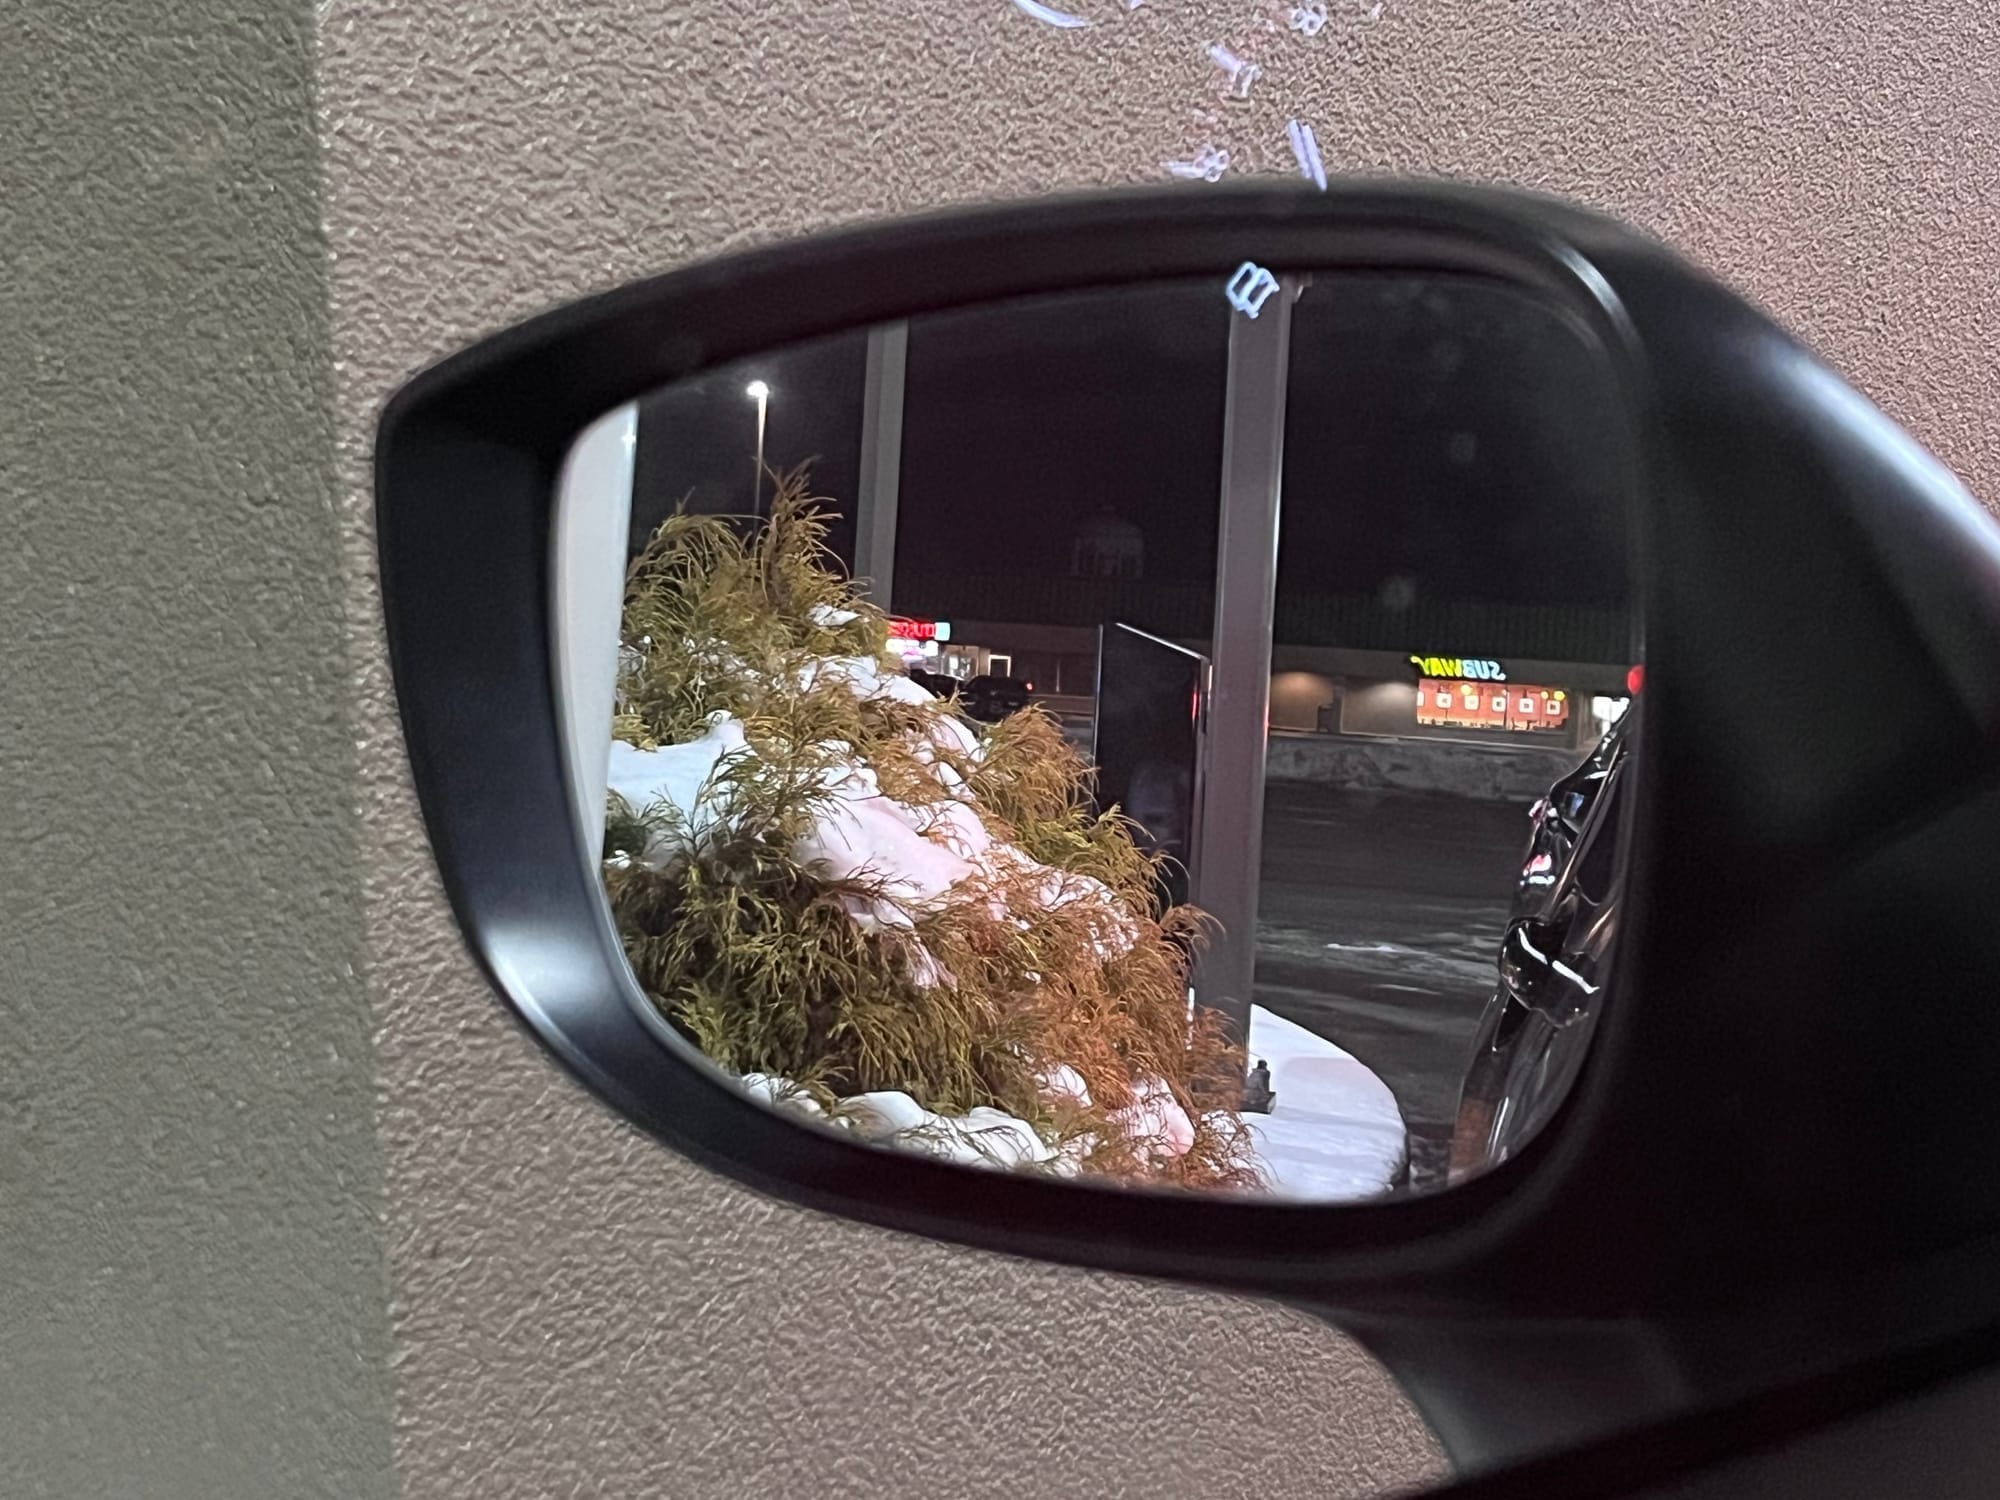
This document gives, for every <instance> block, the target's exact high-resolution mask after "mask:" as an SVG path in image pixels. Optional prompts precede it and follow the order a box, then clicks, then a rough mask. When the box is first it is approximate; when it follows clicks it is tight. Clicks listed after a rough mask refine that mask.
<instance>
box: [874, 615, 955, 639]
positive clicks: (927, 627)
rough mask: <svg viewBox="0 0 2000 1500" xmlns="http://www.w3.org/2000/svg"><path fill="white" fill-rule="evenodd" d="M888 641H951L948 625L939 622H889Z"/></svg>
mask: <svg viewBox="0 0 2000 1500" xmlns="http://www.w3.org/2000/svg"><path fill="white" fill-rule="evenodd" d="M889 639H890V640H892V641H948V640H950V639H951V626H950V624H948V623H946V622H943V621H939V620H891V621H890V622H889Z"/></svg>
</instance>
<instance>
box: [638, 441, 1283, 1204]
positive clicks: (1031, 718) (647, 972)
mask: <svg viewBox="0 0 2000 1500" xmlns="http://www.w3.org/2000/svg"><path fill="white" fill-rule="evenodd" d="M825 535H826V525H825V520H824V511H823V510H822V509H821V505H820V502H817V501H815V500H813V499H811V498H810V497H809V495H808V492H807V489H806V483H805V476H804V474H803V472H802V471H799V472H794V473H792V474H789V475H785V476H781V478H780V482H779V483H778V485H777V494H776V497H775V499H774V501H773V504H772V509H771V516H770V518H769V520H768V521H766V522H764V523H762V524H761V525H754V526H753V525H752V524H751V523H747V522H745V521H743V520H741V519H739V518H719V517H691V516H685V515H677V516H675V517H672V518H671V519H669V520H668V521H667V522H666V523H665V524H664V525H662V526H661V527H660V529H659V531H658V532H657V533H656V534H655V535H654V537H653V538H652V540H651V541H650V543H649V544H648V545H647V547H646V548H645V549H644V551H643V552H642V553H641V554H640V555H639V557H638V558H637V559H635V561H634V562H633V564H632V566H631V568H630V570H629V571H628V574H627V580H626V592H625V601H624V617H623V626H622V636H623V642H624V646H625V648H626V649H625V652H624V658H623V660H624V666H623V670H622V671H621V674H620V681H619V714H618V718H617V720H616V724H615V732H616V734H617V735H618V737H619V738H621V739H623V740H626V741H627V742H629V743H632V744H635V745H639V746H641V747H648V748H650V747H656V746H660V745H671V744H683V743H686V742H688V741H691V740H694V739H697V738H699V737H700V736H701V735H702V734H703V733H704V732H706V730H707V729H708V727H709V726H710V724H711V723H712V722H713V719H714V716H716V715H720V714H726V715H729V716H730V717H732V718H734V719H737V720H740V721H741V722H742V724H743V728H744V733H745V737H746V740H747V743H748V745H749V746H750V748H751V749H752V750H753V751H754V752H755V753H754V755H749V756H745V757H742V758H738V759H731V760H726V761H725V762H723V764H722V765H721V767H720V768H719V769H718V771H717V774H716V775H715V776H714V777H713V778H712V779H711V782H710V784H709V787H708V788H707V791H706V794H705V796H706V799H707V801H708V802H709V803H710V804H711V805H712V806H713V807H714V808H715V809H717V810H718V811H721V812H725V813H726V815H725V816H721V817H719V818H718V819H716V820H715V824H714V827H713V828H712V829H711V830H710V831H709V832H708V833H707V835H706V836H705V837H703V838H700V839H696V838H694V837H693V830H692V829H690V828H687V827H685V826H682V825H683V822H684V820H683V819H682V816H681V814H680V813H678V812H676V811H675V810H674V809H672V808H668V807H658V808H642V809H633V808H629V807H626V806H624V805H623V804H622V803H620V802H618V801H617V800H616V799H615V798H614V799H613V805H612V807H611V810H610V814H609V816H608V818H607V837H606V848H607V851H610V852H617V851H624V852H625V853H626V854H629V855H632V856H637V855H639V854H640V853H641V851H643V850H644V849H646V848H647V846H648V843H649V841H654V842H655V844H656V847H658V846H661V845H664V846H665V847H669V848H672V849H674V850H676V851H677V852H676V853H675V854H674V855H673V857H671V858H668V859H665V860H660V859H658V858H655V859H653V860H651V861H648V860H644V859H640V858H637V857H633V858H618V859H612V860H610V861H609V863H608V864H607V868H606V885H607V889H608V891H609V894H610V899H611V904H612V908H613V912H614V914H615V916H616V918H617V922H618V925H619V929H620V931H621V933H622V934H623V937H624V941H625V947H626V952H627V954H628V956H629V958H630V960H631V963H632V967H633V970H634V972H635V973H636V974H637V975H638V977H639V979H640V982H641V983H642V984H643V985H644V986H645V988H646V990H647V992H648V993H649V994H650V995H651V996H652V997H653V999H654V1001H655V1003H656V1004H658V1005H659V1007H660V1008H661V1011H662V1012H663V1014H665V1015H666V1016H667V1017H668V1018H669V1019H670V1020H671V1021H672V1022H673V1024H674V1025H675V1026H677V1027H679V1028H680V1029H681V1030H682V1031H683V1032H684V1033H685V1034H686V1035H687V1036H689V1037H690V1038H691V1039H692V1040H693V1041H694V1042H695V1043H696V1044H697V1045H698V1046H700V1047H701V1049H702V1050H703V1051H704V1052H705V1053H707V1054H708V1055H709V1056H710V1057H712V1058H713V1059H714V1060H715V1061H716V1062H717V1063H719V1064H720V1065H721V1066H723V1067H724V1068H727V1069H730V1070H732V1071H734V1072H738V1073H750V1072H757V1073H765V1074H770V1075H775V1076H781V1077H784V1078H787V1079H790V1080H792V1081H793V1082H794V1083H796V1084H797V1085H799V1086H800V1087H801V1088H802V1089H804V1090H805V1091H807V1092H808V1093H809V1094H811V1095H812V1096H813V1097H815V1098H816V1099H818V1100H819V1101H820V1102H821V1103H822V1104H826V1105H829V1106H830V1105H832V1104H833V1102H834V1101H835V1100H836V1099H838V1098H840V1097H843V1096H847V1095H852V1094H855V1093H861V1092H867V1091H872V1090H879V1089H897V1090H902V1091H904V1092H906V1093H908V1094H910V1095H912V1096H913V1097H914V1098H915V1099H916V1100H917V1101H918V1102H919V1103H921V1104H923V1105H924V1106H926V1107H927V1108H930V1109H933V1110H937V1111H939V1112H941V1113H946V1114H958V1113H963V1112H964V1111H966V1110H968V1109H971V1108H973V1107H975V1106H980V1105H989V1106H993V1107H996V1108H999V1109H1002V1110H1005V1111H1007V1112H1008V1113H1010V1114H1014V1115H1018V1116H1020V1117H1022V1118H1025V1119H1028V1120H1030V1121H1033V1122H1035V1123H1036V1125H1037V1127H1038V1128H1039V1129H1041V1130H1042V1131H1043V1132H1044V1134H1045V1136H1046V1137H1047V1138H1050V1139H1053V1140H1059V1141H1064V1142H1069V1143H1071V1145H1072V1146H1073V1148H1074V1150H1075V1153H1076V1154H1077V1155H1078V1156H1079V1157H1080V1158H1081V1159H1082V1162H1083V1168H1084V1170H1085V1171H1086V1172H1089V1173H1092V1174H1096V1175H1102V1176H1108V1177H1111V1178H1115V1179H1118V1180H1122V1181H1133V1182H1176V1183H1188V1184H1215V1185H1244V1184H1247V1183H1249V1182H1250V1181H1252V1180H1253V1174H1252V1172H1251V1169H1250V1168H1249V1167H1248V1165H1247V1155H1246V1137H1245V1134H1244V1131H1243V1127H1242V1123H1241V1121H1240V1119H1239V1118H1238V1117H1237V1116H1236V1115H1235V1113H1234V1106H1235V1103H1236V1099H1235V1092H1236V1088H1237V1084H1238V1080H1240V1078H1241V1057H1240V1054H1235V1053H1231V1052H1230V1051H1229V1050H1228V1049H1227V1048H1226V1047H1225V1046H1224V1045H1223V1043H1222V1041H1221V1040H1220V1038H1219V1036H1218V1035H1217V1034H1216V1033H1215V1032H1214V1030H1213V1029H1212V1027H1210V1026H1208V1025H1207V1024H1205V1023H1203V1022H1194V1023H1191V1022H1190V1020H1189V1017H1188V1007H1187V1000H1186V994H1187V964H1188V961H1189V956H1190V954H1191V953H1192V951H1193V949H1194V947H1195V945H1196V944H1197V942H1198V941H1199V936H1200V922H1201V919H1200V917H1199V915H1198V914H1196V913H1194V912H1192V911H1189V910H1186V909H1180V910H1176V911H1171V912H1166V913H1158V912H1156V911H1155V910H1154V909H1153V901H1154V895H1153V892H1154V891H1155V889H1156V885H1155V880H1154V866H1153V863H1152V861H1151V860H1150V859H1149V857H1148V856H1147V855H1146V854H1145V853H1144V852H1143V851H1142V850H1141V849H1140V848H1139V847H1138V846H1137V845H1136V844H1135V843H1134V842H1133V839H1132V837H1131V829H1130V826H1129V825H1128V824H1127V823H1126V822H1125V821H1124V820H1123V819H1122V818H1120V817H1118V816H1116V815H1115V814H1112V815H1103V816H1100V815H1099V814H1097V813H1096V812H1095V811H1094V810H1093V808H1092V807H1091V801H1090V776H1091V772H1090V767H1089V766H1088V764H1087V763H1086V762H1085V761H1084V760H1083V759H1082V757H1081V756H1079V755H1078V754H1077V753H1076V752H1075V750H1074V749H1072V748H1071V746H1070V745H1069V744H1068V743H1067V741H1065V740H1064V739H1063V737H1062V735H1061V733H1060V731H1059V730H1058V728H1057V726H1056V725H1055V723H1054V721H1053V720H1052V719H1050V718H1049V717H1048V716H1047V715H1045V714H1043V713H1041V712H1040V711H1039V710H1033V709H1031V710H1027V711H1024V712H1023V713H1020V714H1016V715H1014V716H1013V717H1011V718H1010V719H1008V720H1007V721H1005V722H1003V723H1002V724H1000V725H997V726H995V727H994V728H992V729H991V730H989V731H987V732H986V733H985V735H984V738H983V740H982V741H981V742H980V746H979V750H978V751H977V752H976V753H968V752H967V751H966V750H965V749H964V747H963V743H962V740H964V739H969V738H970V736H969V735H963V734H962V732H955V731H952V730H950V729H948V728H947V727H946V726H945V723H944V721H946V720H956V722H957V723H958V724H960V725H963V724H964V723H965V721H964V720H962V719H957V710H956V708H955V707H953V706H951V705H948V704H945V703H942V702H927V703H922V704H915V703H907V702H901V701H897V700H894V699H890V698H884V697H879V696H878V697H866V696H862V695H860V694H857V692H855V691H854V690H853V688H852V687H851V686H850V685H849V682H848V680H847V679H846V678H845V677H844V676H842V675H841V674H840V673H839V672H837V671H831V670H828V668H827V662H828V661H829V659H839V658H849V659H852V658H861V659H864V660H879V661H881V663H882V666H883V670H885V671H896V672H900V668H899V667H894V666H893V665H891V664H890V663H889V661H888V660H887V659H886V658H884V657H883V655H882V653H883V651H884V649H885V647H886V644H887V623H888V622H887V619H886V617H885V616H884V615H883V613H882V612H881V610H879V609H878V608H876V607H875V606H874V605H872V604H870V603H869V602H868V601H867V600H865V599H863V598H860V597H858V596H857V595H856V594H855V592H854V589H853V587H852V585H851V584H850V583H849V582H848V581H847V580H846V579H845V578H843V577H842V576H841V575H840V573H839V571H838V568H837V566H836V565H835V563H834V560H833V559H832V558H831V556H830V555H829V554H828V552H827V551H826V547H825ZM856 760H858V761H859V762H860V763H861V764H863V765H865V766H866V767H867V768H868V769H869V770H870V771H872V772H873V773H874V775H875V777H876V779H877V782H878V784H879V786H880V788H881V790H882V792H883V794H884V795H886V796H888V797H890V798H893V799H895V800H896V801H898V802H900V803H902V804H903V805H905V806H907V807H923V806H926V805H935V804H939V803H941V802H944V801H945V800H946V799H948V798H952V797H954V796H955V797H957V798H958V799H960V800H963V801H966V802H968V803H969V804H971V805H972V806H973V807H975V808H976V810H977V812H978V814H979V816H980V819H981V821H982V822H983V824H984V826H985V827H986V829H987V830H988V831H989V832H990V833H991V834H992V836H993V838H994V839H995V840H996V841H1001V842H1004V843H1007V844H1010V845H1012V846H1013V847H1014V848H1016V849H1018V850H1020V851H1021V852H1022V853H1024V854H1026V855H1027V856H1028V857H1029V859H1030V860H1032V861H1038V862H1039V865H1035V864H1029V863H1027V862H1024V861H1019V860H1013V861H1009V860H1005V859H1002V860H999V861H997V862H994V863H993V864H992V866H991V868H990V869H988V870H986V871H985V872H984V873H982V874H980V875H978V876H976V877H974V878H970V879H966V880H963V881H961V882H959V883H958V884H957V885H954V886H953V887H952V889H951V891H950V892H949V893H948V895H947V896H946V897H945V898H943V899H941V900H939V901H937V902H935V903H932V904H930V905H927V906H924V907H922V908H920V909H910V910H906V911H905V910H902V909H900V908H898V909H896V910H897V915H898V916H899V918H900V921H893V922H881V921H874V922H864V921H860V920H857V918H856V915H855V913H857V912H863V913H879V912H881V911H882V910H883V909H884V906H885V903H887V901H888V896H889V891H888V888H887V886H886V885H885V883H884V882H883V881H881V880H876V879H873V878H866V879H862V878H857V879H851V880H845V881H836V880H832V879H829V878H827V877H826V875H825V873H824V871H823V870H821V869H818V868H815V867H812V866H809V865H808V864H806V863H804V862H802V861H801V859H800V858H799V856H798V855H797V854H796V853H795V852H794V851H795V849H796V848H797V846H798V844H799V841H800V839H801V838H802V836H803V835H804V834H805V833H806V832H807V831H808V830H810V829H811V828H812V826H813V825H814V822H815V819H816V817H817V816H818V815H819V813H820V812H821V811H822V810H823V808H824V806H825V804H826V802H827V799H828V798H829V796H830V795H831V794H830V793H829V791H828V790H827V787H828V784H829V775H830V773H831V774H835V775H837V774H839V773H840V772H841V771H842V770H844V768H846V767H847V766H849V765H850V764H851V763H853V762H854V761H856ZM1042 866H1046V867H1050V868H1049V869H1044V868H1041V867H1042ZM1051 870H1052V871H1053V872H1059V873H1058V874H1052V873H1051ZM1051 880H1065V881H1067V882H1068V883H1069V885H1070V886H1071V887H1073V888H1074V891H1073V894H1076V893H1080V894H1077V895H1076V899H1071V900H1067V901H1058V902H1056V903H1054V904H1051V902H1050V901H1049V900H1048V895H1049V892H1048V889H1047V886H1048V884H1049V882H1050V881H1051ZM1089 881H1096V882H1101V883H1102V885H1101V888H1099V887H1093V886H1091V885H1089V883H1088V882H1089ZM1058 1064H1066V1065H1068V1066H1070V1067H1072V1068H1074V1069H1076V1071H1077V1072H1078V1073H1079V1074H1080V1075H1081V1076H1082V1077H1083V1079H1084V1080H1085V1081H1086V1083H1087V1085H1088V1087H1089V1091H1090V1096H1091V1100H1090V1104H1089V1106H1088V1107H1078V1106H1076V1105H1074V1104H1067V1103H1062V1102H1058V1101H1055V1100H1052V1099H1050V1098H1049V1097H1046V1096H1045V1094H1044V1092H1043V1090H1042V1088H1041V1086H1040V1084H1039V1083H1038V1081H1037V1079H1038V1075H1039V1074H1040V1073H1041V1072H1042V1071H1043V1070H1045V1069H1046V1068H1049V1067H1053V1066H1055V1065H1058ZM1147 1078H1158V1079H1162V1080H1165V1082H1166V1083H1167V1085H1168V1086H1169V1087H1170V1088H1171V1090H1172V1092H1173V1093H1174V1095H1175V1097H1176V1099H1177V1100H1178V1101H1179V1102H1180V1103H1181V1104H1182V1106H1183V1107H1184V1108H1185V1109H1186V1110H1187V1112H1188V1114H1189V1116H1190V1118H1191V1119H1193V1120H1194V1121H1195V1122H1196V1127H1197V1132H1196V1142H1195V1147H1194V1149H1193V1150H1191V1151H1189V1152H1187V1153H1186V1154H1185V1155H1182V1156H1178V1157H1173V1158H1162V1157H1160V1156H1157V1155H1156V1154H1154V1153H1151V1152H1149V1151H1148V1150H1147V1149H1146V1148H1147V1146H1148V1144H1149V1143H1148V1142H1146V1141H1143V1140H1139V1139H1135V1138H1134V1137H1133V1136H1132V1135H1131V1134H1130V1133H1129V1132H1127V1131H1126V1130H1124V1129H1121V1128H1119V1127H1118V1126H1117V1125H1115V1124H1114V1123H1113V1121H1112V1120H1111V1118H1110V1116H1111V1115H1112V1114H1113V1113H1114V1112H1116V1111H1117V1110H1119V1109H1121V1108H1124V1107H1125V1106H1127V1105H1129V1104H1131V1103H1132V1102H1133V1099H1134V1093H1133V1090H1134V1087H1135V1085H1136V1084H1137V1083H1138V1081H1140V1080H1142V1079H1147Z"/></svg>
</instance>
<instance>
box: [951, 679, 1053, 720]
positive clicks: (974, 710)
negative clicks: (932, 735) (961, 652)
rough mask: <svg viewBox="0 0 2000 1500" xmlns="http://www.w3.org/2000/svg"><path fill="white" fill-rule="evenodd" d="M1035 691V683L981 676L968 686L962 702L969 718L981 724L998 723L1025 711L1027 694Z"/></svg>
mask: <svg viewBox="0 0 2000 1500" xmlns="http://www.w3.org/2000/svg"><path fill="white" fill-rule="evenodd" d="M1034 690H1035V685H1034V684H1033V683H1032V682H1023V681H1022V680H1021V679H1020V678H1018V677H989V676H979V677H975V678H973V679H972V680H971V681H970V682H968V683H966V685H965V691H964V693H963V694H962V695H961V697H960V699H959V701H960V702H961V703H963V704H964V705H965V712H966V715H967V717H969V718H974V719H977V720H979V722H980V723H982V724H997V723H998V722H999V721H1000V720H1002V719H1004V718H1006V717H1007V715H1009V714H1011V713H1019V712H1020V711H1021V710H1022V709H1024V708H1026V707H1027V706H1028V695H1029V694H1030V693H1032V692H1034Z"/></svg>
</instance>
